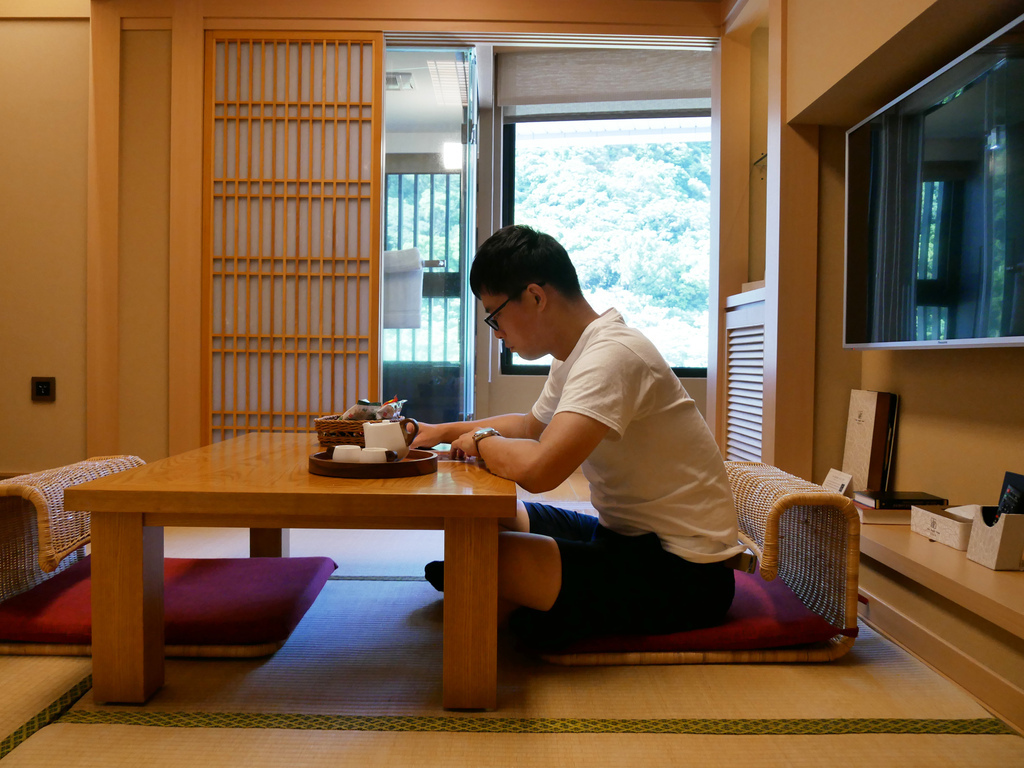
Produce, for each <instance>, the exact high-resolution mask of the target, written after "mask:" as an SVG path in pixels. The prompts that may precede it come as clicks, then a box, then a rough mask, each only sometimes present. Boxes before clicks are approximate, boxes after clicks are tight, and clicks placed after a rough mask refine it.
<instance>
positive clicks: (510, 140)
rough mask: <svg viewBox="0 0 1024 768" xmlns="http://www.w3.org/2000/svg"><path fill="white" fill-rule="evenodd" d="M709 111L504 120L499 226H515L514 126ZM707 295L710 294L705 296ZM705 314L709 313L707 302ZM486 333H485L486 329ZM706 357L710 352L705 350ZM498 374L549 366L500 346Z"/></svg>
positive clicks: (694, 371)
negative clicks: (517, 357)
mask: <svg viewBox="0 0 1024 768" xmlns="http://www.w3.org/2000/svg"><path fill="white" fill-rule="evenodd" d="M710 116H711V110H710V109H685V110H672V111H669V112H661V111H658V112H650V111H646V112H587V113H569V114H545V115H543V116H539V115H538V116H532V115H531V116H528V117H525V116H524V117H516V118H512V119H507V118H506V119H505V120H504V121H503V123H502V126H501V225H502V226H503V227H507V226H508V225H510V224H515V191H516V174H515V167H516V163H515V160H516V123H527V122H565V121H569V120H618V119H623V120H625V119H629V118H644V117H710ZM709 295H710V294H709ZM708 312H709V313H710V312H711V306H710V301H709V305H708ZM488 330H489V329H488ZM709 355H710V350H709ZM498 360H499V363H500V371H501V374H502V375H503V376H547V375H548V373H549V372H550V370H551V366H550V365H537V364H532V363H519V364H516V363H513V362H512V352H511V351H509V350H508V349H507V348H506V347H505V346H504V345H502V346H501V350H500V352H499V354H498ZM672 372H673V373H674V374H675V375H676V376H678V377H679V378H681V379H707V377H708V369H707V367H706V366H705V367H703V368H689V367H682V366H672Z"/></svg>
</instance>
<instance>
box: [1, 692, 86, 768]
mask: <svg viewBox="0 0 1024 768" xmlns="http://www.w3.org/2000/svg"><path fill="white" fill-rule="evenodd" d="M90 688H92V675H87V676H86V677H84V678H82V679H81V680H80V681H78V683H76V684H75V685H73V686H72V687H71V688H70V689H68V690H67V691H66V692H65V693H64V694H63V695H62V696H61V697H60V698H59V699H57V700H56V701H54V702H52V703H51V704H50V705H49V706H48V707H47V708H46V709H44V710H43V711H42V712H40V713H38V714H37V715H36V716H35V717H33V718H32V719H31V720H29V721H28V722H27V723H25V724H24V725H22V726H21V727H20V728H18V729H17V730H16V731H14V733H12V734H10V735H9V736H7V737H6V738H5V739H4V740H3V741H0V760H2V759H3V758H4V757H5V756H6V755H7V753H8V752H10V751H11V750H12V749H14V748H15V747H17V746H18V745H19V744H21V743H22V742H23V741H25V739H27V738H28V737H29V736H31V735H32V734H33V733H35V732H36V731H38V730H39V729H40V728H42V727H43V726H46V725H49V724H50V723H52V722H53V721H54V720H57V719H58V718H59V717H60V716H61V715H63V714H64V713H65V712H67V711H68V710H69V709H71V707H72V706H73V705H74V703H75V702H76V701H78V700H79V699H80V698H82V697H83V696H84V695H85V694H86V692H87V691H88V690H89V689H90Z"/></svg>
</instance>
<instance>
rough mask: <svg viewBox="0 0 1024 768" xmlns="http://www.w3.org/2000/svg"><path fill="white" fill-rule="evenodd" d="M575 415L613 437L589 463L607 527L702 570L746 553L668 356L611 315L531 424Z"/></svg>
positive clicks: (568, 363) (555, 371)
mask: <svg viewBox="0 0 1024 768" xmlns="http://www.w3.org/2000/svg"><path fill="white" fill-rule="evenodd" d="M562 411H571V412H573V413H581V414H583V415H584V416H589V417H590V418H592V419H596V420H597V421H599V422H601V423H602V424H607V425H608V427H609V431H608V434H607V435H606V436H605V438H604V439H603V440H602V441H601V443H600V444H599V445H598V446H597V448H595V449H594V451H593V453H591V454H590V456H589V457H588V459H587V460H586V461H585V462H584V463H583V474H584V476H585V477H586V478H587V480H588V481H590V494H591V502H592V503H593V505H594V507H595V508H596V509H597V511H598V516H599V520H600V523H601V525H603V526H605V527H606V528H609V529H611V530H612V531H615V532H616V533H621V534H624V535H627V536H639V535H641V534H644V533H650V532H653V533H656V534H657V535H658V537H659V538H660V539H661V545H662V547H663V548H664V549H665V550H667V551H668V552H672V553H674V554H676V555H679V556H680V557H682V558H684V559H686V560H690V561H692V562H696V563H707V562H716V561H719V560H725V559H726V558H728V557H731V556H732V555H734V554H736V553H738V552H742V551H743V547H742V546H740V545H739V544H738V542H737V531H736V509H735V507H734V506H733V498H732V490H731V488H730V486H729V480H728V477H727V476H726V473H725V465H724V464H723V462H722V456H721V453H720V452H719V450H718V446H717V444H716V443H715V441H714V438H713V437H712V435H711V432H710V431H709V430H708V427H707V424H706V423H705V422H704V418H703V417H702V416H701V415H700V412H699V411H698V410H697V405H696V403H694V401H693V399H692V398H691V397H690V396H689V395H688V394H687V393H686V390H685V389H683V386H682V384H681V383H680V382H679V379H678V377H677V376H676V375H675V374H674V373H673V372H672V369H671V368H670V367H669V366H668V363H666V362H665V359H664V358H663V357H662V356H661V353H659V352H658V350H657V349H655V347H654V345H653V344H651V342H650V341H649V340H648V339H647V337H645V336H644V335H643V334H642V333H640V331H638V330H636V329H635V328H630V327H629V326H627V325H626V324H625V322H624V321H623V319H622V315H620V314H619V313H618V312H617V311H616V310H614V309H610V310H608V311H607V312H605V313H604V314H602V315H601V316H600V317H599V318H598V319H596V320H594V322H592V323H591V324H590V325H588V326H587V328H586V329H585V330H584V331H583V335H582V336H580V340H579V341H578V342H577V343H576V346H575V347H574V348H573V350H572V353H571V354H570V355H569V356H568V357H567V358H566V359H565V361H563V362H559V361H557V360H556V361H554V362H553V363H552V364H551V373H550V374H549V375H548V379H547V382H546V383H545V385H544V390H543V392H541V395H540V398H539V399H538V400H537V402H536V403H535V404H534V406H533V415H534V416H535V417H536V418H537V419H538V420H540V421H542V422H543V423H545V424H548V423H550V421H551V419H552V418H553V417H554V415H555V414H556V413H560V412H562Z"/></svg>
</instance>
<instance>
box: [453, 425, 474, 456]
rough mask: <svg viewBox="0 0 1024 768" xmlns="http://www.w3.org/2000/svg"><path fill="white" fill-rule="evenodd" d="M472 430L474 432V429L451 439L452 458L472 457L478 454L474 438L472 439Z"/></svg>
mask: <svg viewBox="0 0 1024 768" xmlns="http://www.w3.org/2000/svg"><path fill="white" fill-rule="evenodd" d="M474 432H476V430H475V429H474V430H473V431H472V432H466V433H465V434H462V435H459V436H458V437H457V438H455V439H454V440H452V450H451V457H452V458H453V459H472V458H476V457H478V456H479V455H480V454H479V453H477V450H476V440H474V439H473V433H474Z"/></svg>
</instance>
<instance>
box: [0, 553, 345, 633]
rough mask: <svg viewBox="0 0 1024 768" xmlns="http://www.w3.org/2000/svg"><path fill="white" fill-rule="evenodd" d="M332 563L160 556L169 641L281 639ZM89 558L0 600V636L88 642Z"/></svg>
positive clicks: (298, 559) (317, 559)
mask: <svg viewBox="0 0 1024 768" xmlns="http://www.w3.org/2000/svg"><path fill="white" fill-rule="evenodd" d="M335 568H337V565H335V563H334V562H333V561H332V560H331V559H329V558H326V557H294V558H278V557H254V558H231V559H194V560H193V559H178V558H167V559H165V560H164V620H165V636H164V642H165V643H166V644H167V645H251V644H261V643H273V642H281V641H283V640H285V639H287V638H288V636H289V635H290V634H291V632H292V630H293V629H295V626H296V625H297V624H298V623H299V620H300V619H301V618H302V617H303V616H304V615H305V613H306V611H307V610H308V609H309V606H311V605H312V604H313V601H314V600H315V599H316V597H317V595H319V594H320V590H321V589H322V588H323V586H324V584H325V583H326V581H327V578H328V577H329V576H330V575H331V573H333V572H334V569H335ZM89 576H90V562H89V558H85V559H84V560H82V561H81V562H79V563H76V564H75V565H73V566H71V567H70V568H67V569H66V570H64V571H62V572H60V573H58V574H57V575H56V576H54V577H53V578H51V579H48V580H47V581H44V582H43V583H42V584H39V585H38V586H36V587H34V588H33V589H30V590H29V591H28V592H23V593H21V594H20V595H16V596H15V597H12V598H11V599H10V600H7V601H5V602H3V603H0V641H7V642H27V643H58V644H68V645H88V644H89V643H90V642H91V641H92V603H91V585H90V579H89Z"/></svg>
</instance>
